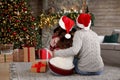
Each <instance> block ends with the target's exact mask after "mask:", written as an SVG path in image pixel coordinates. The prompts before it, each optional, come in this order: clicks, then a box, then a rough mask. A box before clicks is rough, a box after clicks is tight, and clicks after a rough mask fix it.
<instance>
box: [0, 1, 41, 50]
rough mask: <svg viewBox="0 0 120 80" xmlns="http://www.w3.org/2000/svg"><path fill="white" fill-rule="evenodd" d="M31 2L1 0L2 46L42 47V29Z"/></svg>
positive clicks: (0, 38)
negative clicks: (29, 3) (38, 24)
mask: <svg viewBox="0 0 120 80" xmlns="http://www.w3.org/2000/svg"><path fill="white" fill-rule="evenodd" d="M28 1H29V0H0V44H14V48H21V47H22V46H35V47H36V48H39V47H41V36H40V31H39V30H40V29H39V27H37V20H36V18H35V17H34V16H33V15H32V13H31V9H30V6H29V5H28Z"/></svg>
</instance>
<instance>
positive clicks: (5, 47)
mask: <svg viewBox="0 0 120 80" xmlns="http://www.w3.org/2000/svg"><path fill="white" fill-rule="evenodd" d="M0 51H1V52H0V53H1V54H12V53H13V44H0Z"/></svg>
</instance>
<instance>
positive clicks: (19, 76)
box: [10, 62, 120, 80]
mask: <svg viewBox="0 0 120 80" xmlns="http://www.w3.org/2000/svg"><path fill="white" fill-rule="evenodd" d="M30 67H31V63H26V62H19V63H11V64H10V75H11V76H10V79H11V80H120V67H114V66H108V65H105V68H104V72H103V73H102V74H101V75H95V76H82V75H77V74H73V75H70V76H55V75H53V74H52V73H51V72H50V71H49V70H47V72H45V73H33V72H30Z"/></svg>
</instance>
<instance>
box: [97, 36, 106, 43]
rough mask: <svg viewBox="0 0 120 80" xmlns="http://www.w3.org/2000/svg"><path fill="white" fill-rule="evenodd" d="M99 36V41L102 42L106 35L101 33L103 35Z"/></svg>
mask: <svg viewBox="0 0 120 80" xmlns="http://www.w3.org/2000/svg"><path fill="white" fill-rule="evenodd" d="M98 37H99V42H100V43H102V42H103V40H104V37H105V36H102V35H101V36H98Z"/></svg>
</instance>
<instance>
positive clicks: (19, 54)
mask: <svg viewBox="0 0 120 80" xmlns="http://www.w3.org/2000/svg"><path fill="white" fill-rule="evenodd" d="M13 61H14V62H23V61H24V53H23V49H14V51H13Z"/></svg>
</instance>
